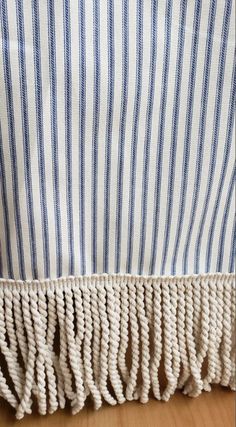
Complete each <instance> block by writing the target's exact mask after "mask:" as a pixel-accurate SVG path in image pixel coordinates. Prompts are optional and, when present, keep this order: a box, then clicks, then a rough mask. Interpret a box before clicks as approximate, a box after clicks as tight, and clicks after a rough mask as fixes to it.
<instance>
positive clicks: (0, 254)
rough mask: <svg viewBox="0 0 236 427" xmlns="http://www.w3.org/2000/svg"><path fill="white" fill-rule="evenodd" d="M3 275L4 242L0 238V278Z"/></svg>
mask: <svg viewBox="0 0 236 427" xmlns="http://www.w3.org/2000/svg"><path fill="white" fill-rule="evenodd" d="M2 277H3V264H2V242H1V239H0V278H2Z"/></svg>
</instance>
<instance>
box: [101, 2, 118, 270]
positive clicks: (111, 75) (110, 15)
mask: <svg viewBox="0 0 236 427" xmlns="http://www.w3.org/2000/svg"><path fill="white" fill-rule="evenodd" d="M107 21H108V28H107V33H108V105H107V119H106V120H107V125H106V151H105V174H104V184H105V192H104V237H103V241H104V244H103V272H104V273H106V272H108V270H109V265H108V256H109V231H110V185H111V183H110V181H111V146H112V122H113V103H114V80H115V62H114V61H115V58H114V50H115V46H114V4H113V0H108V11H107Z"/></svg>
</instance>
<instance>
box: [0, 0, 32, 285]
mask: <svg viewBox="0 0 236 427" xmlns="http://www.w3.org/2000/svg"><path fill="white" fill-rule="evenodd" d="M0 17H1V26H2V36H3V40H2V47H3V52H2V54H3V64H4V81H5V87H6V102H7V115H8V132H9V146H10V155H11V172H12V191H13V203H14V217H15V225H16V240H17V252H18V262H19V271H20V278H21V279H23V280H24V279H25V278H26V275H25V260H24V249H23V239H22V224H21V213H20V195H19V182H18V164H17V154H16V135H15V118H14V107H13V92H12V76H11V63H10V53H9V52H10V46H9V28H8V17H7V2H6V0H3V1H2V2H1V3H0Z"/></svg>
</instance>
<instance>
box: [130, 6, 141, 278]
mask: <svg viewBox="0 0 236 427" xmlns="http://www.w3.org/2000/svg"><path fill="white" fill-rule="evenodd" d="M136 19H137V24H136V87H135V99H134V112H133V129H132V141H131V163H130V176H131V178H130V188H129V222H128V247H127V263H126V272H127V273H131V270H132V257H133V237H134V211H135V194H136V169H137V145H138V128H139V116H140V104H141V93H142V73H143V1H141V0H137V12H136Z"/></svg>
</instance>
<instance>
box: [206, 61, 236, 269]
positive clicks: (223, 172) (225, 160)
mask: <svg viewBox="0 0 236 427" xmlns="http://www.w3.org/2000/svg"><path fill="white" fill-rule="evenodd" d="M235 89H236V82H235V66H234V68H233V73H232V85H231V93H230V100H229V115H228V121H227V133H226V143H225V150H224V158H223V163H222V168H221V173H220V179H219V184H218V189H217V195H216V200H215V205H214V208H213V213H212V218H211V225H210V229H209V234H208V241H207V252H206V272H208V271H209V270H210V265H211V256H212V244H213V236H214V231H215V226H216V219H217V214H218V212H219V208H220V200H221V196H222V192H223V187H224V182H225V176H226V171H227V168H228V164H229V154H230V150H231V146H232V136H233V124H234V109H235Z"/></svg>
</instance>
